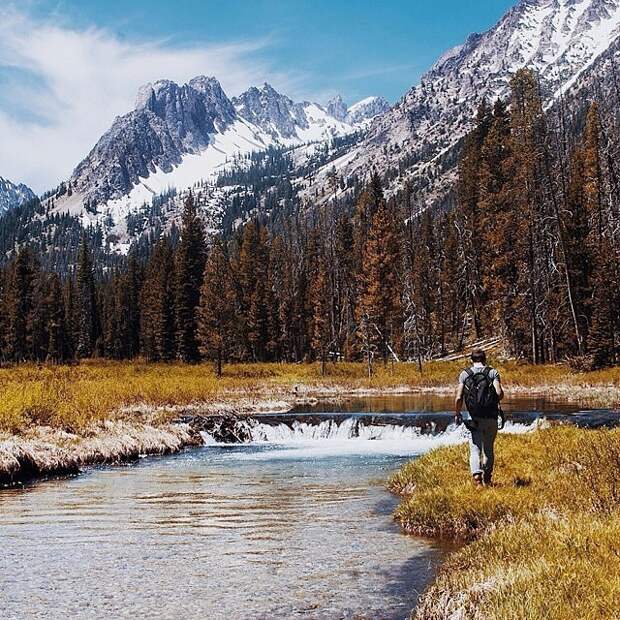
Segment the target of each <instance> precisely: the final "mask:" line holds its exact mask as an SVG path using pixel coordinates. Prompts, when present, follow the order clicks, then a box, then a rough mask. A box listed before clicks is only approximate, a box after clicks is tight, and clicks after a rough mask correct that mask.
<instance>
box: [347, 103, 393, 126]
mask: <svg viewBox="0 0 620 620" xmlns="http://www.w3.org/2000/svg"><path fill="white" fill-rule="evenodd" d="M389 109H390V104H389V103H388V102H387V101H386V100H385V99H384V98H383V97H366V99H362V100H361V101H358V102H357V103H354V104H353V105H352V106H351V107H350V108H349V109H348V110H347V115H346V117H345V120H346V121H347V123H349V124H351V125H359V124H362V123H366V122H368V121H371V120H372V119H373V118H375V117H376V116H379V115H380V114H385V113H386V112H387V111H388V110H389Z"/></svg>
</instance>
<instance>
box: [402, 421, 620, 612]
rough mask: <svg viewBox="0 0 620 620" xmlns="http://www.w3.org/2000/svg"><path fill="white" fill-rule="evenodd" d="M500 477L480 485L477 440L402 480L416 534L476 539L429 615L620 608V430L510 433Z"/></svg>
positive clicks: (431, 600)
mask: <svg viewBox="0 0 620 620" xmlns="http://www.w3.org/2000/svg"><path fill="white" fill-rule="evenodd" d="M496 467H497V469H496V477H495V478H496V484H495V485H494V486H493V487H489V488H484V489H477V488H474V486H473V485H472V483H471V480H470V477H469V475H468V469H467V448H466V446H459V447H450V448H441V449H439V450H436V451H433V452H431V453H429V454H427V455H425V456H423V457H421V458H420V459H418V460H417V461H413V462H411V463H409V464H407V465H405V466H404V467H403V468H402V469H401V470H400V471H399V472H398V473H397V474H396V475H395V476H394V477H393V478H392V480H391V488H392V490H394V491H395V492H397V493H400V494H401V495H402V496H403V501H402V503H401V505H400V507H399V508H398V511H397V513H396V518H397V520H398V521H399V522H400V523H401V525H402V526H403V528H404V529H405V530H406V531H408V532H411V533H417V534H423V535H425V536H436V537H441V538H444V539H451V540H458V541H461V542H465V543H467V544H465V545H464V546H463V547H462V548H461V549H460V550H459V551H457V552H455V553H453V554H452V555H451V556H450V557H449V558H448V560H447V561H446V563H445V564H444V566H442V568H441V569H440V571H439V575H438V577H437V579H436V581H435V583H434V584H433V585H432V586H431V587H430V588H429V590H428V591H427V592H426V593H425V594H424V595H423V597H422V601H421V604H420V606H419V608H418V609H417V610H416V612H415V614H414V616H413V617H414V618H416V619H417V620H439V619H442V620H445V619H447V618H467V619H468V620H482V619H483V618H484V619H488V618H493V619H494V620H509V619H510V620H517V619H521V618H528V619H529V620H572V619H574V618H579V619H580V620H595V619H596V620H604V619H611V618H618V615H617V614H618V610H619V609H620V580H619V579H618V575H619V574H620V429H615V430H596V431H594V430H582V429H577V428H574V427H552V428H548V429H542V430H539V431H538V432H536V433H530V434H527V435H500V437H499V439H498V446H497V465H496Z"/></svg>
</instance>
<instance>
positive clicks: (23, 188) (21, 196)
mask: <svg viewBox="0 0 620 620" xmlns="http://www.w3.org/2000/svg"><path fill="white" fill-rule="evenodd" d="M33 198H35V194H34V192H33V191H32V190H31V189H30V188H29V187H28V186H27V185H24V184H23V183H17V184H15V183H11V181H9V180H8V179H4V178H2V177H0V215H1V214H3V213H6V212H7V211H8V210H9V209H12V208H13V207H18V206H19V205H21V204H23V203H24V202H28V201H29V200H32V199H33Z"/></svg>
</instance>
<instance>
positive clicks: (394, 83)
mask: <svg viewBox="0 0 620 620" xmlns="http://www.w3.org/2000/svg"><path fill="white" fill-rule="evenodd" d="M514 3H515V0H475V1H467V0H434V1H424V0H421V1H420V0H418V1H416V0H383V1H382V2H378V1H376V0H374V1H373V0H347V1H340V2H338V1H337V0H312V1H311V0H288V1H286V0H206V1H204V0H203V1H200V0H176V1H171V0H132V1H131V2H127V0H89V1H87V2H84V0H63V1H61V2H58V1H53V2H42V3H40V5H39V6H38V7H37V9H36V12H37V14H39V15H40V16H41V17H44V16H45V15H46V14H47V15H49V13H50V12H51V11H53V12H55V13H56V14H58V15H63V16H64V17H65V19H67V20H68V21H69V22H70V23H74V24H75V25H78V26H81V27H88V26H92V25H96V26H99V27H105V28H108V29H110V30H111V31H113V32H115V33H116V34H117V35H118V36H119V37H121V38H127V39H132V40H136V39H140V38H146V39H153V38H169V39H170V41H171V43H172V44H188V43H190V44H197V45H200V44H202V43H205V42H207V43H213V42H217V43H223V42H241V41H244V40H248V39H249V40H257V39H262V38H264V39H266V40H267V45H266V47H265V49H264V50H261V52H260V54H262V55H263V56H264V57H265V58H266V59H267V60H269V61H271V63H272V64H273V66H274V68H275V69H276V70H277V71H281V72H285V73H292V74H293V73H294V74H300V78H299V79H300V81H301V83H300V84H299V85H298V87H297V88H298V89H299V90H300V93H299V94H301V95H302V96H303V95H305V96H308V97H312V96H313V95H314V98H318V99H321V98H323V97H325V95H326V94H328V93H330V92H331V91H333V92H336V91H341V92H342V94H343V96H344V97H345V98H346V99H347V100H350V101H351V102H353V100H355V99H359V98H362V97H364V96H367V95H369V94H380V95H383V96H385V97H386V98H387V99H389V100H390V101H395V100H397V99H398V98H399V97H400V96H401V95H402V94H403V93H404V92H405V90H406V89H407V88H409V87H410V86H411V85H412V84H414V83H415V82H417V81H418V79H419V77H420V75H421V74H422V73H423V72H424V71H425V70H426V69H428V68H429V66H430V65H432V63H433V62H434V61H435V59H436V58H437V57H438V56H439V55H440V54H441V53H442V52H443V51H445V50H446V49H447V48H449V47H452V46H453V45H456V44H458V43H460V42H461V41H463V40H464V39H465V38H466V37H467V35H468V34H470V33H471V32H481V31H483V30H486V29H488V28H489V27H491V26H492V25H493V24H494V23H495V22H496V21H497V20H498V19H499V18H500V17H501V16H502V15H503V14H504V13H505V12H506V10H507V9H508V8H509V7H510V6H512V5H513V4H514Z"/></svg>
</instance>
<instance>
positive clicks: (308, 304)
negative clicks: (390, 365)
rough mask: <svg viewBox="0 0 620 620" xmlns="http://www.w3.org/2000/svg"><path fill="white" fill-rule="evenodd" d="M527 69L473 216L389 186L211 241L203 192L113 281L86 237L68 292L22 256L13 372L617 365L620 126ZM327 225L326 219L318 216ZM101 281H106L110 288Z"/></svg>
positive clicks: (494, 139)
mask: <svg viewBox="0 0 620 620" xmlns="http://www.w3.org/2000/svg"><path fill="white" fill-rule="evenodd" d="M563 121H564V119H563V117H562V115H561V113H560V114H557V113H556V114H555V116H552V115H551V114H549V113H545V111H544V110H543V105H542V99H541V96H540V89H539V84H538V81H537V79H536V76H535V74H533V73H532V72H530V71H527V70H523V71H520V72H518V73H517V74H516V75H515V77H514V78H513V80H512V83H511V97H510V99H509V100H508V101H502V100H498V101H496V102H493V105H492V106H491V105H489V104H488V103H487V102H486V101H483V102H482V103H481V105H480V108H479V111H478V114H477V118H476V126H475V128H474V129H473V131H472V132H471V133H470V134H469V135H468V136H467V138H466V140H465V143H464V146H463V148H462V152H461V155H460V159H459V164H458V179H457V182H456V188H457V190H456V193H457V205H456V207H455V208H454V209H452V210H450V211H448V212H435V213H433V212H431V211H430V210H425V211H423V210H421V209H420V206H419V205H417V204H416V201H415V199H414V198H413V197H412V196H411V195H410V194H409V193H408V192H407V188H405V191H403V192H400V193H399V194H398V195H396V196H391V197H387V196H386V193H385V192H384V188H383V187H382V182H381V180H380V177H379V175H378V174H376V173H374V174H373V175H372V176H371V179H370V181H369V183H368V184H367V186H366V187H365V188H364V189H363V190H362V191H361V192H360V193H359V195H358V197H357V199H356V201H355V205H354V208H353V209H352V210H347V209H345V210H342V209H338V208H337V206H336V205H335V204H331V203H324V204H322V205H321V206H320V207H317V208H315V209H314V210H312V211H311V212H310V211H309V212H308V213H305V214H298V215H297V216H295V217H291V218H290V219H289V220H288V221H286V222H282V221H280V222H279V223H278V226H277V227H270V226H269V222H268V221H267V222H265V221H263V220H261V219H259V218H256V219H252V220H250V221H248V222H246V223H245V224H244V225H243V226H241V227H238V228H236V229H233V230H231V231H230V233H229V234H227V235H226V236H219V237H210V238H207V237H206V235H205V231H204V230H203V225H202V223H201V220H200V218H199V216H198V213H197V209H196V206H195V204H194V201H193V198H192V196H191V194H190V196H189V198H188V199H187V201H186V203H185V207H184V213H183V218H182V222H181V227H180V231H179V234H178V239H177V234H176V232H175V235H174V238H172V239H171V238H170V237H166V236H163V237H161V238H160V239H159V240H158V241H157V242H156V243H155V244H154V246H153V247H152V248H151V250H150V256H149V257H148V260H146V261H139V260H137V259H136V258H132V257H130V258H129V260H128V261H127V264H126V265H125V266H123V267H112V268H110V269H109V270H108V271H107V272H105V273H103V274H101V273H100V270H95V265H93V253H92V250H91V247H89V242H88V239H87V238H86V237H85V238H83V239H82V242H81V244H80V249H79V253H78V260H77V266H76V268H75V270H74V271H73V272H72V273H70V274H69V275H68V276H66V277H65V278H64V279H61V278H60V277H59V276H58V275H57V274H55V273H50V272H48V271H46V270H44V269H42V268H41V267H40V265H39V261H38V259H37V256H36V254H35V253H34V252H33V251H32V250H31V249H29V248H27V247H25V248H22V249H21V250H20V251H19V252H18V254H17V256H16V257H15V259H14V260H13V261H12V262H11V263H10V264H9V265H8V266H6V267H5V268H4V270H3V272H2V274H0V275H1V277H0V281H1V299H0V302H1V304H2V308H3V312H2V319H1V320H2V322H3V325H2V341H1V342H0V348H1V351H2V357H3V359H5V360H9V361H23V360H38V361H44V360H47V361H53V362H62V361H66V360H70V359H75V358H88V357H93V356H101V357H106V358H111V359H131V358H135V357H137V356H142V357H144V358H145V359H147V360H149V361H172V360H177V359H178V360H181V361H183V362H187V363H193V362H198V361H200V360H211V361H213V362H214V364H215V367H216V369H217V372H218V373H221V370H222V365H223V364H224V363H225V362H228V361H250V362H263V361H291V362H299V361H311V360H318V361H321V362H322V365H323V367H325V364H326V363H327V362H328V361H329V360H333V361H336V360H364V361H365V362H366V364H367V367H368V372H369V373H372V369H373V364H374V363H376V362H377V361H382V362H384V363H387V362H388V361H390V360H394V361H399V360H415V361H417V362H418V363H420V364H421V363H422V361H423V360H425V359H429V358H431V357H434V356H440V355H443V354H446V353H447V352H449V351H453V350H460V349H462V348H463V346H464V345H465V344H466V343H467V342H468V341H471V340H473V339H482V338H488V337H492V336H499V337H501V338H502V340H503V342H504V343H505V346H506V348H507V352H508V353H509V354H511V355H513V356H515V357H518V358H520V359H525V360H529V361H531V362H534V363H543V362H555V361H558V360H562V359H567V358H569V359H571V360H573V361H574V362H575V363H577V364H578V365H579V366H581V367H588V368H599V367H604V366H608V365H611V364H615V363H618V361H619V354H620V347H619V345H620V313H619V312H618V310H617V308H618V307H619V304H620V286H619V285H620V268H619V261H618V258H619V257H620V237H619V235H620V232H619V231H620V226H619V224H620V213H619V208H618V205H619V200H620V196H619V189H620V186H619V185H618V177H617V171H616V168H615V159H614V158H613V157H610V156H609V153H610V152H611V151H610V144H611V139H610V129H609V127H608V125H606V124H605V123H604V122H603V121H602V119H601V118H600V113H599V108H598V106H597V105H596V103H592V105H591V106H590V108H589V111H588V113H587V117H586V119H585V122H584V123H583V130H582V132H581V135H580V137H579V139H576V140H570V139H568V137H567V133H566V131H565V127H564V125H563ZM309 213H311V215H310V214H309ZM96 273H97V274H98V277H96V276H95V274H96Z"/></svg>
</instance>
